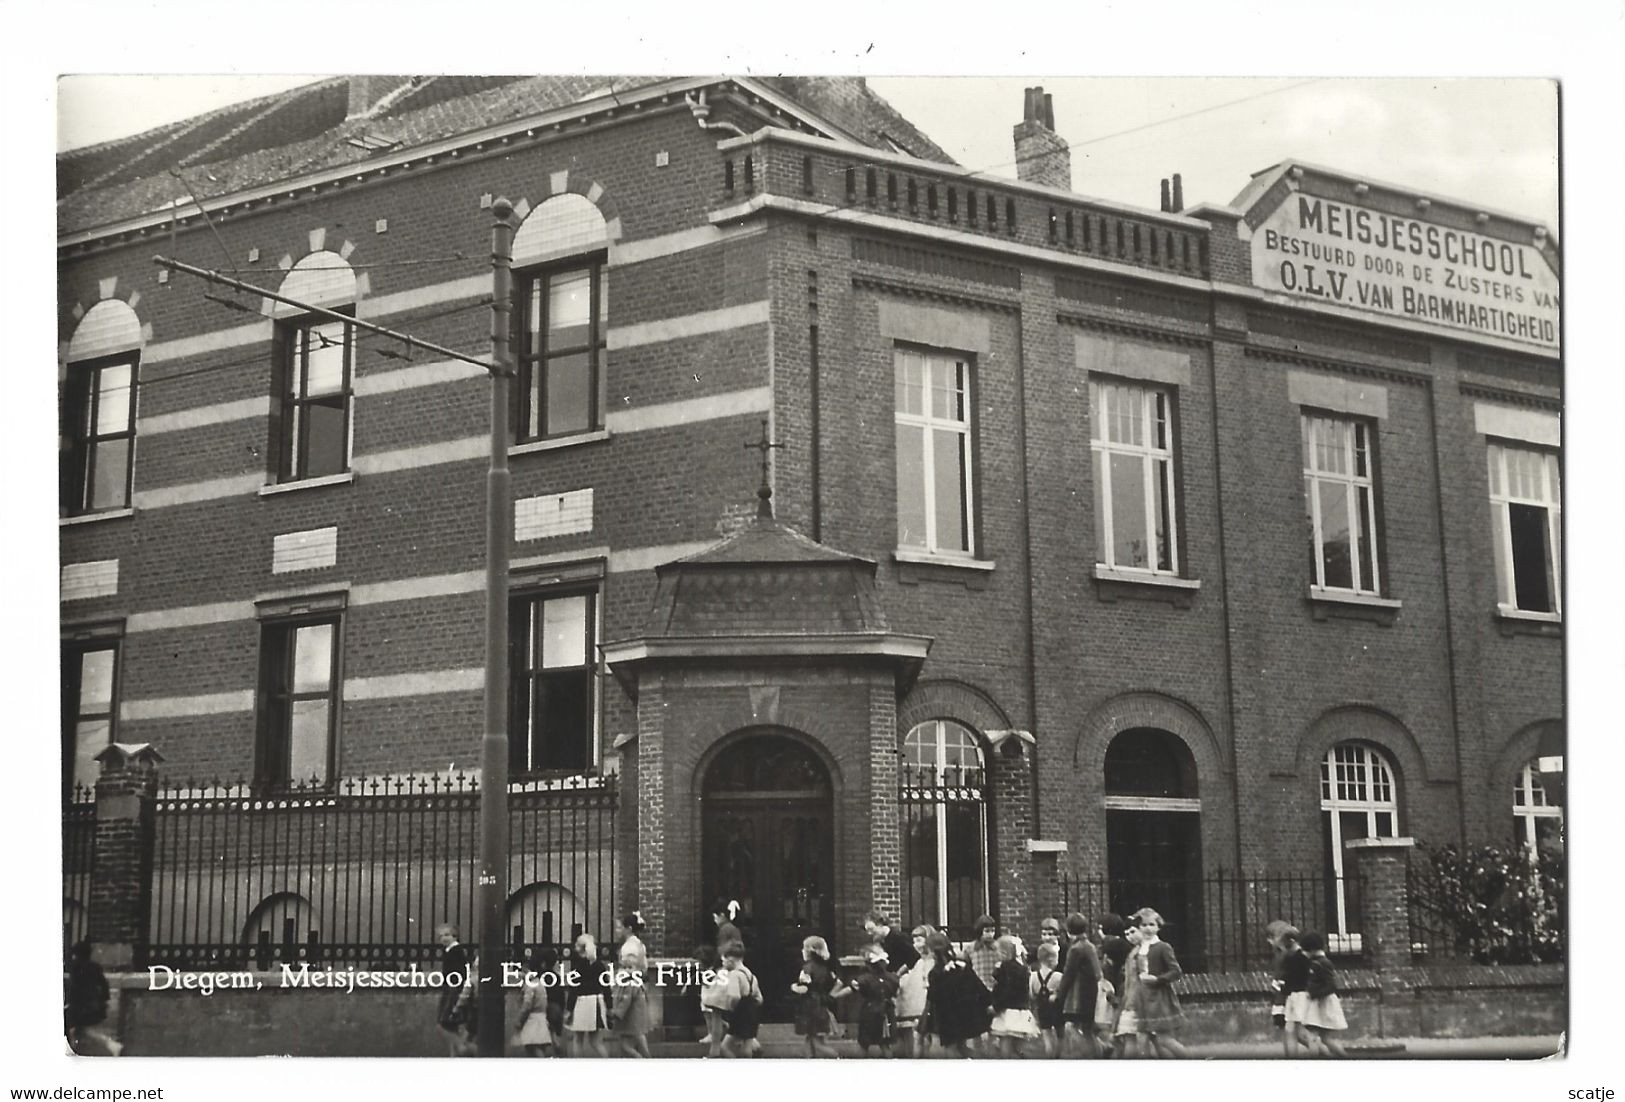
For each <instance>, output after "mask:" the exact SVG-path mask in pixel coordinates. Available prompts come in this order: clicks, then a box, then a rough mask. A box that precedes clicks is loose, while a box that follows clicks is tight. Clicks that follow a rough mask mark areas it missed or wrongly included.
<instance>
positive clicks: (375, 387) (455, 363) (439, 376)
mask: <svg viewBox="0 0 1625 1102" xmlns="http://www.w3.org/2000/svg"><path fill="white" fill-rule="evenodd" d="M486 375H487V372H486V370H485V369H484V368H483V367H475V366H474V365H473V364H471V363H464V362H463V361H462V360H437V361H435V362H433V363H421V364H415V365H414V366H412V367H396V368H391V369H390V370H388V371H375V372H372V373H371V374H366V375H357V376H356V377H355V382H354V383H353V384H352V385H351V389H353V390H354V391H355V395H356V397H358V398H370V397H372V396H373V395H375V394H393V393H396V392H398V391H402V390H412V389H414V388H416V387H423V386H441V385H443V384H445V383H461V382H465V381H469V380H473V379H483V378H485V377H486Z"/></svg>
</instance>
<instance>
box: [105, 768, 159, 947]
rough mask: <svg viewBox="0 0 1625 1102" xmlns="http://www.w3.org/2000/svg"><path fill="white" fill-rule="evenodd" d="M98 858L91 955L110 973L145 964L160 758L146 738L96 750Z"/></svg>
mask: <svg viewBox="0 0 1625 1102" xmlns="http://www.w3.org/2000/svg"><path fill="white" fill-rule="evenodd" d="M96 760H97V761H99V762H100V763H101V766H102V774H101V776H100V777H99V778H98V779H97V781H96V850H95V853H96V857H95V866H94V869H95V871H94V875H93V879H92V882H91V888H90V939H91V942H92V943H93V946H94V949H93V954H94V959H95V960H96V962H97V963H98V964H100V965H101V966H102V967H103V968H104V969H106V970H107V971H109V972H123V971H127V970H129V969H131V968H132V967H136V966H140V965H142V964H144V963H145V961H144V959H142V958H144V956H145V954H146V948H147V939H148V934H149V932H150V916H151V913H152V848H153V808H154V805H155V803H156V801H157V798H158V763H159V762H161V761H162V760H163V757H162V756H161V755H160V754H159V753H158V751H156V750H154V749H153V748H152V746H151V745H150V744H149V743H144V742H143V743H123V742H115V743H113V744H112V745H110V746H109V747H108V748H107V749H105V750H103V751H102V752H101V753H100V754H98V755H96Z"/></svg>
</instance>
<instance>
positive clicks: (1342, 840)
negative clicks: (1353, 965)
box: [1320, 742, 1399, 951]
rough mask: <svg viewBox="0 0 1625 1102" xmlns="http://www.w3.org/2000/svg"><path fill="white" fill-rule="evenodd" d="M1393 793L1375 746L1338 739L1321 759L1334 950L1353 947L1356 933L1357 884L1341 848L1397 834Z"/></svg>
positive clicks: (1390, 778) (1384, 760) (1389, 776)
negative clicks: (1339, 740)
mask: <svg viewBox="0 0 1625 1102" xmlns="http://www.w3.org/2000/svg"><path fill="white" fill-rule="evenodd" d="M1397 791H1398V790H1397V788H1396V786H1395V784H1394V770H1393V766H1392V765H1390V764H1389V762H1388V759H1387V758H1386V757H1385V756H1384V755H1383V753H1382V751H1381V750H1378V749H1377V748H1376V747H1375V746H1371V745H1368V744H1366V743H1363V742H1340V743H1338V744H1337V745H1336V746H1333V747H1332V748H1331V749H1330V750H1328V751H1327V752H1326V757H1325V759H1324V760H1322V761H1321V763H1320V819H1321V828H1322V829H1321V834H1322V838H1323V839H1324V841H1325V846H1326V853H1325V857H1326V863H1325V867H1326V876H1327V879H1328V881H1329V883H1328V885H1327V892H1326V911H1327V926H1328V929H1327V931H1326V933H1327V936H1328V938H1329V939H1332V940H1330V941H1329V947H1330V948H1332V949H1333V950H1334V951H1336V950H1338V949H1344V950H1347V951H1353V950H1354V949H1355V948H1356V946H1357V942H1356V941H1354V940H1353V939H1354V938H1357V937H1358V934H1356V933H1354V928H1355V927H1356V926H1357V925H1358V920H1359V901H1358V895H1357V892H1358V886H1357V885H1356V884H1355V883H1354V882H1353V881H1352V880H1350V879H1349V878H1348V877H1346V876H1345V875H1344V871H1345V857H1344V853H1343V846H1344V845H1345V844H1346V843H1348V842H1351V841H1353V840H1355V839H1358V838H1397V837H1399V803H1398V800H1397ZM1337 939H1342V940H1341V941H1339V940H1337Z"/></svg>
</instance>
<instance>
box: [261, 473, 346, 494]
mask: <svg viewBox="0 0 1625 1102" xmlns="http://www.w3.org/2000/svg"><path fill="white" fill-rule="evenodd" d="M354 481H355V472H354V471H345V472H343V473H342V474H324V475H322V476H321V477H320V478H301V479H299V480H298V481H297V482H272V483H269V484H267V485H265V486H261V487H260V488H259V495H260V496H261V497H270V496H271V495H273V494H291V493H293V492H294V491H295V490H314V489H316V488H317V487H320V486H346V485H348V484H350V483H352V482H354Z"/></svg>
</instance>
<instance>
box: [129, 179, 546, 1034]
mask: <svg viewBox="0 0 1625 1102" xmlns="http://www.w3.org/2000/svg"><path fill="white" fill-rule="evenodd" d="M491 213H492V214H493V215H494V216H495V218H496V221H495V223H494V224H493V225H492V227H491V293H492V301H491V362H490V363H486V362H485V361H483V360H480V359H477V358H475V357H473V356H469V355H466V354H464V353H462V352H457V351H455V350H453V349H450V348H445V347H443V346H441V345H438V344H434V343H432V342H430V341H425V340H421V339H419V338H417V337H414V336H412V335H410V334H408V333H401V332H398V331H396V330H393V329H387V328H385V327H384V326H382V325H376V324H374V323H372V322H366V321H361V320H359V319H357V318H353V317H351V316H349V315H348V314H340V313H338V312H337V311H334V310H329V309H327V308H326V307H322V306H316V305H314V304H312V303H308V302H303V301H301V300H299V299H296V298H289V297H288V296H286V295H282V294H278V293H277V292H275V291H268V290H266V289H265V288H263V287H256V286H254V285H253V284H251V283H244V282H243V281H241V280H238V279H232V278H231V277H229V276H225V275H221V274H220V273H219V272H215V271H210V270H209V269H206V268H198V267H194V266H193V265H190V264H183V263H182V262H180V261H178V260H171V259H169V258H167V257H163V256H155V257H153V263H154V264H157V265H159V266H160V267H164V268H168V269H169V270H171V271H176V272H185V273H187V274H188V275H194V276H197V277H198V278H199V279H203V280H206V281H208V282H210V283H215V284H219V285H221V286H223V287H230V288H232V289H233V290H235V291H246V292H249V293H251V294H255V295H261V296H263V297H265V298H268V299H271V300H272V301H274V302H281V303H285V304H286V305H288V306H293V307H296V308H297V309H299V310H301V311H303V312H306V313H310V314H315V315H317V316H319V317H327V318H331V319H332V320H334V321H340V322H343V323H344V324H345V325H351V326H354V327H356V328H357V329H363V330H366V331H368V332H372V333H377V334H379V335H380V336H384V337H389V338H392V339H394V340H398V341H401V342H403V343H404V344H405V345H406V346H407V348H408V350H410V349H412V348H421V349H423V350H425V351H427V352H433V353H436V354H437V355H441V356H445V357H447V358H449V359H455V360H461V361H462V362H464V363H470V364H474V365H476V366H478V367H482V368H484V369H485V370H486V372H487V373H488V374H489V375H490V377H491V464H490V468H489V470H488V471H487V473H486V476H485V483H486V499H485V730H484V732H483V735H482V737H481V739H480V871H479V894H478V899H477V904H476V905H477V908H478V917H479V927H480V928H479V941H478V944H479V949H480V962H479V972H480V986H479V1002H478V1005H479V1037H478V1040H479V1054H480V1055H481V1056H501V1055H502V1054H503V1050H504V1045H505V1040H506V1033H507V1029H506V1023H505V1022H504V1021H503V1017H504V1013H503V1012H504V1003H503V990H502V958H503V956H504V955H505V953H506V951H507V929H506V926H507V910H508V547H509V540H510V538H511V533H512V532H513V499H512V495H511V492H510V490H509V483H508V392H509V388H510V386H511V385H512V384H511V383H510V382H509V380H510V379H512V378H513V353H512V350H511V349H510V347H509V332H510V330H509V313H510V310H511V301H512V265H513V233H514V227H513V224H512V222H511V221H510V219H511V218H512V216H513V204H512V203H510V202H508V200H507V199H498V200H497V201H496V202H494V203H492V204H491ZM210 297H212V296H210ZM217 301H220V302H222V304H223V305H227V306H233V307H236V306H237V304H236V303H234V302H230V301H227V300H217ZM251 312H257V311H251Z"/></svg>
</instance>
